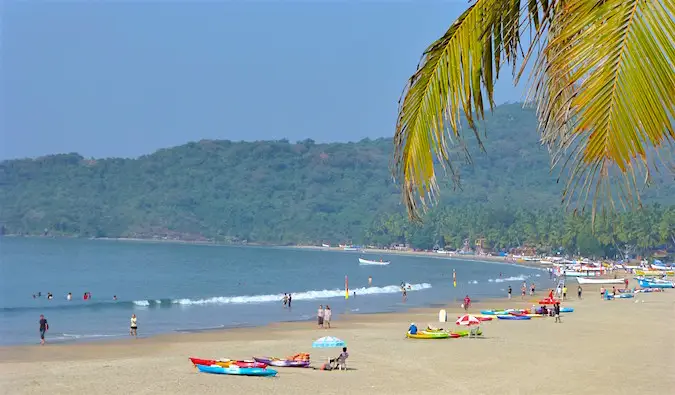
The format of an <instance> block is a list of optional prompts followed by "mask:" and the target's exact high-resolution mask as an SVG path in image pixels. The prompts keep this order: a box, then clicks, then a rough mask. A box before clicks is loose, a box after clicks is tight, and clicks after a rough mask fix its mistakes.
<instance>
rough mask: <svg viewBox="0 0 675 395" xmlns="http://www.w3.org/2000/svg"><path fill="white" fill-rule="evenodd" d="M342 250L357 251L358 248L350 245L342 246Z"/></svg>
mask: <svg viewBox="0 0 675 395" xmlns="http://www.w3.org/2000/svg"><path fill="white" fill-rule="evenodd" d="M342 250H343V251H358V250H359V249H358V248H356V247H352V246H346V247H343V248H342Z"/></svg>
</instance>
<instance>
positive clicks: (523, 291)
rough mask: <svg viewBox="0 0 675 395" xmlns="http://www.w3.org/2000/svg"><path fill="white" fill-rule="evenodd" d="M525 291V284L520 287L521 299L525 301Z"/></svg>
mask: <svg viewBox="0 0 675 395" xmlns="http://www.w3.org/2000/svg"><path fill="white" fill-rule="evenodd" d="M525 289H526V288H525V285H524V283H523V285H522V286H521V287H520V299H525Z"/></svg>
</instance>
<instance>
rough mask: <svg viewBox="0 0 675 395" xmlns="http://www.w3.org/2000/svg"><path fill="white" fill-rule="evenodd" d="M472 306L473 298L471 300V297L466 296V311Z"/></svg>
mask: <svg viewBox="0 0 675 395" xmlns="http://www.w3.org/2000/svg"><path fill="white" fill-rule="evenodd" d="M470 305H471V298H469V295H466V297H465V298H464V311H468V310H469V306H470Z"/></svg>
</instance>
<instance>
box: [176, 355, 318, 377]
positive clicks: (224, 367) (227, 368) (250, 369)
mask: <svg viewBox="0 0 675 395" xmlns="http://www.w3.org/2000/svg"><path fill="white" fill-rule="evenodd" d="M306 355H307V357H309V355H308V354H306ZM189 359H190V362H192V364H193V365H194V366H195V367H196V368H197V369H198V370H199V371H200V372H203V373H212V374H227V375H239V376H276V374H277V371H276V370H274V369H269V368H268V366H275V367H302V368H306V367H309V364H310V361H309V359H308V358H307V359H302V360H296V359H290V358H287V359H284V358H274V357H253V360H231V359H220V360H214V359H202V358H189Z"/></svg>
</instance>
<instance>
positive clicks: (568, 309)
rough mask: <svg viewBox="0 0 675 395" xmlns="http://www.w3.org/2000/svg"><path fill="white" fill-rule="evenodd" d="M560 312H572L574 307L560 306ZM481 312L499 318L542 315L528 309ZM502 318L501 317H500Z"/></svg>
mask: <svg viewBox="0 0 675 395" xmlns="http://www.w3.org/2000/svg"><path fill="white" fill-rule="evenodd" d="M560 312H561V313H573V312H574V308H572V307H561V308H560ZM480 313H481V314H483V315H486V316H497V318H499V317H500V316H506V315H511V316H522V315H524V316H529V317H531V318H532V317H543V316H544V315H543V314H536V312H534V313H533V312H531V311H530V310H529V309H505V310H481V311H480ZM502 319H503V318H502Z"/></svg>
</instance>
